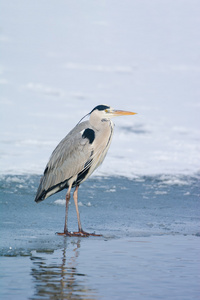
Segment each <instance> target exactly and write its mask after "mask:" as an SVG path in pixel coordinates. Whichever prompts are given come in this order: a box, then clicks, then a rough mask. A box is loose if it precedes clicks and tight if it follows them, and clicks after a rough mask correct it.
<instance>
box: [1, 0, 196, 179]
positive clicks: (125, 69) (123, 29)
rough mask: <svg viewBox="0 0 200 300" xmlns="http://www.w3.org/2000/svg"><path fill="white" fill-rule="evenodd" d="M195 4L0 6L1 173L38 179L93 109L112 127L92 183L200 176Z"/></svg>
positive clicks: (44, 3) (11, 3)
mask: <svg viewBox="0 0 200 300" xmlns="http://www.w3.org/2000/svg"><path fill="white" fill-rule="evenodd" d="M199 8H200V4H199V2H198V1H195V0H193V1H192V2H191V1H189V0H185V1H179V0H175V1H172V0H168V1H158V0H153V1H147V0H144V1H128V0H126V1H123V2H121V1H114V0H111V1H99V2H93V1H76V2H73V1H72V2H66V1H64V0H61V1H59V3H57V2H55V1H53V0H51V1H47V0H44V1H39V2H38V1H37V2H35V1H28V2H27V1H25V0H22V1H20V5H19V4H18V3H17V2H16V1H14V0H13V1H9V3H8V2H7V1H5V0H3V1H1V33H0V47H1V59H2V60H1V63H0V86H1V95H0V107H1V108H0V111H1V117H0V127H1V131H0V143H1V150H0V172H1V173H2V174H8V173H11V174H21V173H37V174H41V173H42V172H43V170H44V168H45V165H46V163H47V161H48V158H49V156H50V154H51V152H52V151H53V149H54V148H55V146H56V145H57V143H58V142H59V141H60V140H61V139H62V138H63V137H64V136H65V135H66V134H67V133H68V132H69V130H71V128H73V127H74V126H75V125H76V124H77V122H78V121H79V120H80V119H81V118H82V117H83V116H84V115H85V114H87V113H88V112H89V111H91V109H92V108H93V107H94V106H96V105H98V104H108V105H111V106H112V107H114V108H116V109H124V110H130V111H134V112H137V113H138V114H137V115H135V116H128V117H121V118H116V119H114V122H115V124H116V126H115V132H114V138H113V141H112V144H111V148H110V150H109V152H108V155H107V158H106V160H105V162H104V164H103V165H102V166H101V167H100V168H99V170H98V171H96V173H95V174H96V175H108V176H109V175H123V176H127V177H134V176H135V175H137V174H142V175H148V174H163V173H164V174H194V173H197V172H198V171H199V169H200V164H199V162H200V143H199V140H200V134H199V129H200V118H199V115H200V101H199V96H200V85H199V82H200V76H199V75H200V60H199V52H200V43H199V40H200V19H199Z"/></svg>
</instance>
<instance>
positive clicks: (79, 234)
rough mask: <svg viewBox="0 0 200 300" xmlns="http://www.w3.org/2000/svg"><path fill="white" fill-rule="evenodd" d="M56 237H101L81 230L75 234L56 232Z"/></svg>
mask: <svg viewBox="0 0 200 300" xmlns="http://www.w3.org/2000/svg"><path fill="white" fill-rule="evenodd" d="M56 234H57V235H63V236H79V237H88V236H102V235H101V234H96V233H88V232H85V231H83V230H80V231H77V232H69V231H66V232H56Z"/></svg>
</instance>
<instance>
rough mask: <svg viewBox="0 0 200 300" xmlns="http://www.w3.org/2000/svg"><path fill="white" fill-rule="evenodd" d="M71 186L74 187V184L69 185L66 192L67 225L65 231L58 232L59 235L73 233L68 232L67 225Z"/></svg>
mask: <svg viewBox="0 0 200 300" xmlns="http://www.w3.org/2000/svg"><path fill="white" fill-rule="evenodd" d="M71 188H72V185H70V186H69V188H68V190H67V194H66V197H65V199H66V210H65V226H64V232H62V233H58V232H57V234H58V235H70V236H71V234H70V233H69V232H68V227H67V219H68V206H69V200H70V192H71Z"/></svg>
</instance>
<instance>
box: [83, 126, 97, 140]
mask: <svg viewBox="0 0 200 300" xmlns="http://www.w3.org/2000/svg"><path fill="white" fill-rule="evenodd" d="M82 138H83V139H85V138H87V139H88V140H89V143H90V144H92V143H93V141H94V139H95V132H94V130H92V129H90V128H87V129H85V131H84V132H83V134H82Z"/></svg>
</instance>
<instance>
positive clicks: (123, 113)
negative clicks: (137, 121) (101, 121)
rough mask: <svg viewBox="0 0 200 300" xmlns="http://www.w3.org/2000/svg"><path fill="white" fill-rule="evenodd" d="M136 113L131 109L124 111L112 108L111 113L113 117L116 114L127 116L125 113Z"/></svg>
mask: <svg viewBox="0 0 200 300" xmlns="http://www.w3.org/2000/svg"><path fill="white" fill-rule="evenodd" d="M136 114H137V113H135V112H131V111H124V110H113V111H112V115H113V117H117V116H127V115H136Z"/></svg>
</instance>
